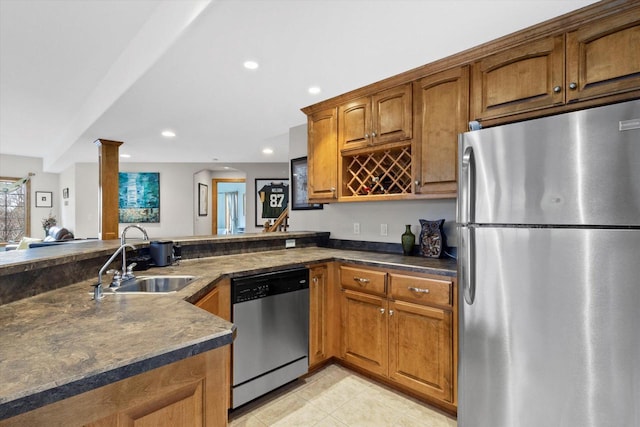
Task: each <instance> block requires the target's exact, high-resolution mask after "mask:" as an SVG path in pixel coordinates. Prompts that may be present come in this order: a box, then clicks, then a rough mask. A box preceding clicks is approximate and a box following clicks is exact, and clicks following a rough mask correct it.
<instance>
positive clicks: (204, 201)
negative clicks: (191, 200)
mask: <svg viewBox="0 0 640 427" xmlns="http://www.w3.org/2000/svg"><path fill="white" fill-rule="evenodd" d="M208 210H209V187H208V186H207V184H200V183H198V216H207V215H208Z"/></svg>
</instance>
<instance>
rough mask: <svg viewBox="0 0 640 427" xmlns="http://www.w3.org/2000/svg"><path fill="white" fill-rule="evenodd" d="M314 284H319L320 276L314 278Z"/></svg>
mask: <svg viewBox="0 0 640 427" xmlns="http://www.w3.org/2000/svg"><path fill="white" fill-rule="evenodd" d="M313 283H315V284H317V283H318V276H314V277H313Z"/></svg>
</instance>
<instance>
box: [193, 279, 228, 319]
mask: <svg viewBox="0 0 640 427" xmlns="http://www.w3.org/2000/svg"><path fill="white" fill-rule="evenodd" d="M195 306H196V307H200V308H201V309H203V310H206V311H208V312H209V313H211V314H215V315H216V316H218V317H221V318H223V319H224V320H227V321H229V322H231V282H230V280H229V279H223V280H221V281H220V282H219V283H218V284H216V287H215V288H213V289H212V290H211V291H210V292H209V293H208V294H207V295H205V296H203V297H202V298H200V299H199V300H198V302H196V303H195Z"/></svg>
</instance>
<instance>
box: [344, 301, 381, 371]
mask: <svg viewBox="0 0 640 427" xmlns="http://www.w3.org/2000/svg"><path fill="white" fill-rule="evenodd" d="M341 303H342V307H341V309H342V358H343V359H344V360H346V361H347V362H350V363H352V364H354V365H357V366H360V367H361V368H364V369H366V370H368V371H369V372H373V373H376V374H379V375H386V374H387V369H388V368H387V367H388V364H387V360H388V349H389V346H388V344H387V336H388V332H387V331H388V329H387V328H388V321H387V314H386V311H387V300H386V299H385V298H383V297H379V296H377V295H368V294H365V293H362V292H354V291H350V290H344V291H343V293H342V301H341Z"/></svg>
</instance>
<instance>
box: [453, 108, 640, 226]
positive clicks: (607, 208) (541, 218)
mask: <svg viewBox="0 0 640 427" xmlns="http://www.w3.org/2000/svg"><path fill="white" fill-rule="evenodd" d="M459 149H460V156H459V157H460V162H461V163H460V165H459V171H460V177H459V182H460V193H459V213H458V215H459V217H458V221H459V222H462V223H466V222H474V223H480V224H564V225H568V224H581V225H601V224H610V225H636V226H637V225H640V100H636V101H631V102H626V103H621V104H614V105H609V106H605V107H599V108H593V109H589V110H583V111H578V112H575V113H567V114H562V115H558V116H553V117H547V118H543V119H536V120H531V121H528V122H523V123H517V124H511V125H505V126H499V127H495V128H489V129H484V130H479V131H474V132H467V133H464V134H462V135H461V138H460V147H459ZM469 161H471V162H472V164H471V165H469V164H465V162H469ZM467 185H472V186H473V187H472V188H467ZM468 200H471V202H469V203H471V205H468ZM467 213H468V215H470V217H469V218H465V215H466V214H467Z"/></svg>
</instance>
